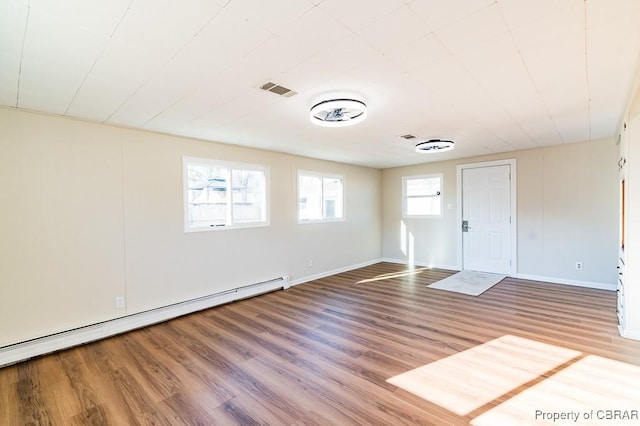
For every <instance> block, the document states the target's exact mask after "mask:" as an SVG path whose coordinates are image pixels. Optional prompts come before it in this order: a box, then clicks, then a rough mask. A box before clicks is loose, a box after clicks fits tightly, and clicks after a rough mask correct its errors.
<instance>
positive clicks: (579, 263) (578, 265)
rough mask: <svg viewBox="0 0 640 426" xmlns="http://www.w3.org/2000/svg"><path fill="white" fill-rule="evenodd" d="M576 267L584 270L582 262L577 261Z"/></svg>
mask: <svg viewBox="0 0 640 426" xmlns="http://www.w3.org/2000/svg"><path fill="white" fill-rule="evenodd" d="M576 269H577V270H578V271H582V262H576Z"/></svg>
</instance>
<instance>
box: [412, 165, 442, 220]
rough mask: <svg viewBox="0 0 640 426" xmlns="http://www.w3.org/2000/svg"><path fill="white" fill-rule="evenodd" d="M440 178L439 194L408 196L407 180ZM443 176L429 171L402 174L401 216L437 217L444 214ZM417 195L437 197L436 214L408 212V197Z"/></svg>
mask: <svg viewBox="0 0 640 426" xmlns="http://www.w3.org/2000/svg"><path fill="white" fill-rule="evenodd" d="M434 178H437V179H439V180H440V191H439V192H440V194H439V195H432V196H429V195H421V196H411V197H410V196H408V195H407V181H409V180H415V179H434ZM443 186H444V177H443V174H442V173H429V174H422V175H411V176H402V218H403V219H439V218H442V217H443V216H444V195H443V193H444V191H443ZM419 197H439V198H440V211H439V212H438V213H437V214H409V213H408V211H407V204H408V203H407V201H408V199H409V198H419Z"/></svg>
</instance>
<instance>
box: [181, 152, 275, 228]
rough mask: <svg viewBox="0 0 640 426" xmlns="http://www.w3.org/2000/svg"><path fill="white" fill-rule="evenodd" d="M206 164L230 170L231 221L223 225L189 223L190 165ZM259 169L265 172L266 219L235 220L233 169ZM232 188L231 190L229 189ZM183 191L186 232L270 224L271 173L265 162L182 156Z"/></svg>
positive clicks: (228, 206)
mask: <svg viewBox="0 0 640 426" xmlns="http://www.w3.org/2000/svg"><path fill="white" fill-rule="evenodd" d="M190 165H197V166H205V167H218V168H226V169H227V170H228V175H229V182H228V183H227V189H226V191H227V192H228V193H229V194H230V195H229V198H228V199H227V201H226V209H229V212H230V213H229V215H230V217H231V223H225V224H223V225H209V226H193V225H190V223H189V188H188V184H189V172H188V171H189V166H190ZM234 170H244V171H257V172H263V173H264V210H265V211H264V220H261V221H257V222H237V223H234V222H233V189H232V188H231V186H232V183H233V179H232V176H233V171H234ZM229 189H231V191H229ZM182 192H183V202H182V204H183V228H184V232H185V233H191V232H208V231H225V230H231V229H246V228H261V227H266V226H270V225H271V222H270V211H271V203H270V194H269V193H270V173H269V166H267V165H264V164H253V163H240V162H232V161H223V160H216V159H211V158H202V157H186V156H185V157H183V158H182Z"/></svg>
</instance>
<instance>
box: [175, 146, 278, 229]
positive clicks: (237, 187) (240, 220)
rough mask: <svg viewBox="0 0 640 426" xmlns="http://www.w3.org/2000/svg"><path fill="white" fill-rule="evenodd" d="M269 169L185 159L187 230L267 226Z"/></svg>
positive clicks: (251, 165)
mask: <svg viewBox="0 0 640 426" xmlns="http://www.w3.org/2000/svg"><path fill="white" fill-rule="evenodd" d="M268 179H269V174H268V168H267V167H266V166H260V165H255V164H231V163H224V162H219V161H214V160H207V159H202V158H185V159H184V182H185V231H203V230H210V229H229V228H239V227H252V226H266V225H268V224H269V220H268V209H269V206H268V204H267V203H268V193H267V188H268Z"/></svg>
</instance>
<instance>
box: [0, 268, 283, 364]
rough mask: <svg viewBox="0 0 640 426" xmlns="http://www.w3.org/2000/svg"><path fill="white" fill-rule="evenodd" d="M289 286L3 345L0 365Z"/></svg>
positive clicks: (279, 281)
mask: <svg viewBox="0 0 640 426" xmlns="http://www.w3.org/2000/svg"><path fill="white" fill-rule="evenodd" d="M289 286H290V282H289V277H288V276H284V277H281V278H276V279H273V280H270V281H265V282H262V283H257V284H252V285H248V286H245V287H239V288H236V289H233V290H228V291H225V292H221V293H217V294H212V295H209V296H203V297H199V298H197V299H192V300H187V301H184V302H180V303H176V304H173V305H169V306H164V307H161V308H157V309H152V310H149V311H145V312H140V313H136V314H132V315H127V316H124V317H120V318H115V319H112V320H108V321H105V322H101V323H98V324H92V325H88V326H85V327H80V328H76V329H73V330H68V331H63V332H61V333H57V334H52V335H49V336H44V337H40V338H36V339H33V340H29V341H26V342H22V343H16V344H13V345H9V346H5V347H2V348H0V367H3V366H6V365H9V364H15V363H17V362H20V361H24V360H27V359H29V358H33V357H36V356H40V355H45V354H48V353H51V352H55V351H59V350H62V349H67V348H71V347H73V346H78V345H82V344H85V343H89V342H93V341H95V340H99V339H104V338H105V337H110V336H113V335H116V334H120V333H124V332H126V331H131V330H135V329H137V328H142V327H146V326H149V325H152V324H157V323H159V322H162V321H167V320H170V319H173V318H177V317H179V316H182V315H187V314H190V313H193V312H197V311H201V310H203V309H208V308H212V307H214V306H218V305H222V304H225V303H229V302H233V301H236V300H241V299H246V298H248V297H252V296H257V295H259V294H263V293H267V292H270V291H273V290H278V289H281V288H284V289H286V288H289Z"/></svg>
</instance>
